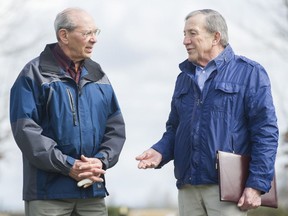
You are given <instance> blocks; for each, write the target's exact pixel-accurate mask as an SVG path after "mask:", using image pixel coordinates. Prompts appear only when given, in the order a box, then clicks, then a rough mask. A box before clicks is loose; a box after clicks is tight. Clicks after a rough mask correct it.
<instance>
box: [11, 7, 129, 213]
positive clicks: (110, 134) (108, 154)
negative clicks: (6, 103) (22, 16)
mask: <svg viewBox="0 0 288 216" xmlns="http://www.w3.org/2000/svg"><path fill="white" fill-rule="evenodd" d="M55 31H56V36H57V40H58V43H54V44H48V45H47V46H46V48H45V49H44V51H43V52H42V53H41V54H40V56H39V57H37V58H35V59H34V60H32V61H30V62H29V63H28V64H27V65H26V66H25V67H24V69H23V70H22V71H21V73H20V74H19V76H18V78H17V80H16V81H15V83H14V85H13V87H12V89H11V106H10V109H11V110H10V119H11V126H12V131H13V135H14V138H15V141H16V143H17V145H18V146H19V148H20V150H21V151H22V154H23V172H24V184H23V199H24V200H25V214H26V215H27V216H39V215H43V216H44V215H65V216H68V215H78V216H80V215H83V216H84V215H85V216H89V215H91V216H92V215H93V216H107V209H106V206H105V201H104V197H105V196H106V195H107V190H106V187H105V179H104V173H105V170H107V169H109V168H111V167H113V166H114V165H115V164H116V163H117V161H118V158H119V155H120V152H121V150H122V147H123V144H124V141H125V124H124V121H123V117H122V114H121V110H120V107H119V105H118V102H117V99H116V96H115V93H114V91H113V88H112V86H111V83H110V82H109V80H108V78H107V76H106V74H105V73H104V72H103V70H102V69H101V67H100V65H99V64H98V63H96V62H94V61H93V60H91V58H90V57H91V55H92V51H93V47H94V45H95V43H96V42H97V35H98V34H99V32H100V30H99V28H98V27H97V26H96V24H95V22H94V20H93V18H92V16H91V15H89V14H88V13H87V12H85V11H84V10H82V9H79V8H68V9H66V10H64V11H62V12H61V13H59V14H58V15H57V17H56V19H55Z"/></svg>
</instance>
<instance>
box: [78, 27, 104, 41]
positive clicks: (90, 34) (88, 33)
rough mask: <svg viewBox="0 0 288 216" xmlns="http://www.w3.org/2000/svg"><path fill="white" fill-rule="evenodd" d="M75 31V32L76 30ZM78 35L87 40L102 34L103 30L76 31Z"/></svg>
mask: <svg viewBox="0 0 288 216" xmlns="http://www.w3.org/2000/svg"><path fill="white" fill-rule="evenodd" d="M74 31H75V30H74ZM75 32H78V33H81V35H82V36H83V38H85V39H87V38H91V37H93V36H97V35H99V34H100V32H101V30H100V29H95V30H93V31H92V30H90V31H84V32H83V31H75Z"/></svg>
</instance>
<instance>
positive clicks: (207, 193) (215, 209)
mask: <svg viewBox="0 0 288 216" xmlns="http://www.w3.org/2000/svg"><path fill="white" fill-rule="evenodd" d="M178 203H179V213H180V216H231V215H233V216H247V211H241V210H240V209H239V208H238V207H237V204H235V203H231V202H220V199H219V186H218V185H201V186H192V185H185V186H184V187H183V188H181V189H179V191H178Z"/></svg>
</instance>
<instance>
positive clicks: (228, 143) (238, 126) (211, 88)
mask: <svg viewBox="0 0 288 216" xmlns="http://www.w3.org/2000/svg"><path fill="white" fill-rule="evenodd" d="M214 61H215V65H216V70H214V71H213V72H212V73H211V74H210V76H209V78H208V80H207V81H206V82H205V85H204V88H203V91H202V92H201V91H200V89H199V87H198V84H197V81H196V79H195V66H194V65H193V64H192V63H191V62H189V61H188V60H186V61H184V62H183V63H181V64H180V70H181V73H180V74H179V76H178V78H177V81H176V86H175V90H174V94H173V98H172V102H171V112H170V114H169V119H168V121H167V123H166V132H165V133H164V134H163V137H162V139H161V140H160V141H159V142H157V143H156V144H155V145H153V146H152V148H153V149H155V150H156V151H158V152H160V153H161V154H162V157H163V158H162V162H161V164H160V166H159V167H161V166H163V165H164V164H166V163H167V162H169V161H170V160H174V166H175V169H174V172H175V177H176V179H177V187H178V188H181V186H183V185H184V184H191V185H203V184H217V183H218V176H217V170H216V166H215V164H216V152H217V150H222V151H226V152H235V153H237V154H242V155H250V156H251V157H252V159H251V162H250V168H249V169H250V170H249V171H250V172H249V177H248V179H247V182H246V187H252V188H254V189H258V190H260V191H262V192H267V191H269V189H270V183H271V180H272V178H273V175H274V163H275V157H276V152H277V146H278V127H277V119H276V115H275V108H274V105H273V101H272V95H271V86H270V81H269V78H268V75H267V73H266V71H265V70H264V68H263V67H262V66H261V65H259V64H258V63H256V62H254V61H251V60H249V59H247V58H245V57H242V56H237V55H235V54H234V52H233V50H232V48H231V47H230V45H228V46H227V47H226V48H225V49H224V51H223V52H222V53H221V54H220V56H218V57H217V58H216V59H215V60H214Z"/></svg>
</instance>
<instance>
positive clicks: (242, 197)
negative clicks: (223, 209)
mask: <svg viewBox="0 0 288 216" xmlns="http://www.w3.org/2000/svg"><path fill="white" fill-rule="evenodd" d="M243 204H244V196H241V197H240V199H239V201H238V204H237V206H238V207H241V206H243Z"/></svg>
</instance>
